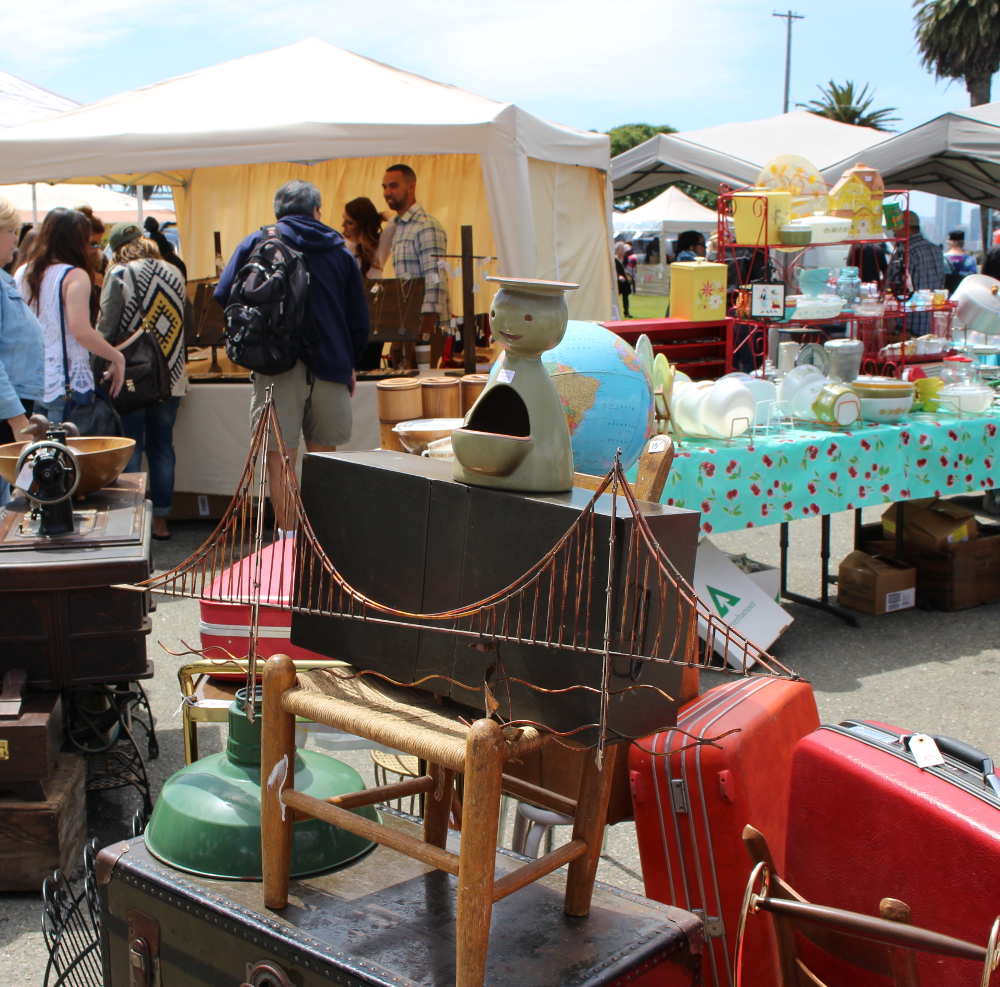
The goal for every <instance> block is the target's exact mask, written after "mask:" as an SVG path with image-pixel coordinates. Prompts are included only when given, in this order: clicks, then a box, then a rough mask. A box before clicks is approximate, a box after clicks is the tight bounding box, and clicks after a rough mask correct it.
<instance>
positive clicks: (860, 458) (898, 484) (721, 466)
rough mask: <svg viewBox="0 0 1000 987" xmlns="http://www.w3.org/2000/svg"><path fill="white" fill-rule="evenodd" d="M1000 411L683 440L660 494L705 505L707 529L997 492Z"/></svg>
mask: <svg viewBox="0 0 1000 987" xmlns="http://www.w3.org/2000/svg"><path fill="white" fill-rule="evenodd" d="M998 425H1000V416H998V417H992V416H990V415H975V416H967V417H965V418H935V419H934V420H923V421H913V420H910V421H905V422H901V423H900V424H898V425H868V424H865V425H864V426H863V427H861V428H858V429H851V430H850V431H844V432H833V431H827V430H820V429H816V430H811V431H803V430H801V429H795V430H794V431H790V432H784V433H781V434H777V435H771V436H768V437H765V436H756V437H754V438H738V439H733V440H732V441H731V442H725V441H722V442H718V443H713V442H712V441H711V440H707V439H684V440H683V441H682V442H681V443H680V444H678V446H677V449H676V452H675V455H674V464H673V468H672V469H671V471H670V475H669V476H668V477H667V483H666V486H665V487H664V489H663V495H662V497H661V498H660V500H661V501H662V502H663V503H664V504H670V505H672V506H674V507H686V508H688V509H689V510H696V511H699V510H700V511H701V530H702V531H703V532H704V533H705V534H711V533H712V532H721V531H735V530H736V529H737V528H752V527H755V526H759V525H762V524H779V523H781V522H783V521H797V520H799V519H801V518H806V517H817V516H819V515H822V514H835V513H836V512H837V511H849V510H852V509H853V508H858V507H872V506H875V505H877V504H887V503H891V502H893V501H897V500H910V499H913V498H917V497H934V496H942V497H943V496H947V495H949V494H957V493H968V492H969V491H976V492H980V493H981V492H982V491H984V490H991V489H993V487H994V485H995V483H996V481H997V478H998V477H1000V468H998V467H997V462H998V456H1000V440H998V439H997V427H998Z"/></svg>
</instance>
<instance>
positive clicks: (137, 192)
mask: <svg viewBox="0 0 1000 987" xmlns="http://www.w3.org/2000/svg"><path fill="white" fill-rule="evenodd" d="M135 203H136V206H135V208H136V216H137V218H138V220H139V226H140V228H141V227H142V186H141V185H136V187H135Z"/></svg>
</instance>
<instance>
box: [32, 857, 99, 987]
mask: <svg viewBox="0 0 1000 987" xmlns="http://www.w3.org/2000/svg"><path fill="white" fill-rule="evenodd" d="M97 849H98V847H97V841H96V840H91V841H90V843H88V844H87V846H85V847H84V848H83V869H84V883H83V889H82V890H81V891H80V892H78V893H77V892H75V891H74V890H73V888H72V886H71V885H70V883H69V881H67V880H66V876H65V874H63V873H62V872H61V871H56V872H55V874H53V875H52V877H47V878H46V879H45V883H44V884H43V885H42V899H43V901H44V911H43V913H42V935H43V936H44V938H45V947H46V949H47V950H48V954H49V962H48V965H47V966H46V968H45V981H44V985H45V987H101V984H103V983H104V977H103V975H102V973H101V937H100V931H99V930H100V925H99V920H98V915H99V914H100V902H99V900H98V894H97V872H96V861H97Z"/></svg>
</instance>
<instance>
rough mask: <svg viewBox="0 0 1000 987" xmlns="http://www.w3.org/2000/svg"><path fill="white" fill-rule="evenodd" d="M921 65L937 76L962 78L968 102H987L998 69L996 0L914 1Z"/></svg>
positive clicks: (999, 3) (999, 21)
mask: <svg viewBox="0 0 1000 987" xmlns="http://www.w3.org/2000/svg"><path fill="white" fill-rule="evenodd" d="M913 5H914V6H915V7H919V9H918V10H917V14H916V17H915V21H916V31H917V47H918V48H919V49H920V61H921V64H922V65H923V66H924V67H925V68H926V69H927V70H928V71H933V72H934V74H935V75H936V76H937V77H938V78H939V79H963V80H964V81H965V88H966V89H967V90H968V91H969V105H970V106H981V105H982V104H983V103H988V102H989V101H990V80H991V79H992V78H993V74H994V73H995V72H996V71H997V69H998V68H1000V0H930V2H925V0H915V2H914V4H913Z"/></svg>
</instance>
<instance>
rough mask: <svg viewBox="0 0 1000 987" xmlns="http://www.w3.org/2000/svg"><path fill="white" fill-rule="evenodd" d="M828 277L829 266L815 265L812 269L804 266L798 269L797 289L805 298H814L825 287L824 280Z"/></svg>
mask: <svg viewBox="0 0 1000 987" xmlns="http://www.w3.org/2000/svg"><path fill="white" fill-rule="evenodd" d="M829 277H830V268H828V267H817V268H814V269H813V270H806V269H805V268H803V269H801V270H800V271H799V290H800V291H801V292H802V294H803V295H805V296H806V297H807V298H816V297H817V296H818V295H819V293H820V292H821V291H822V290H823V288H825V287H826V282H827V280H828V279H829Z"/></svg>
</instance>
